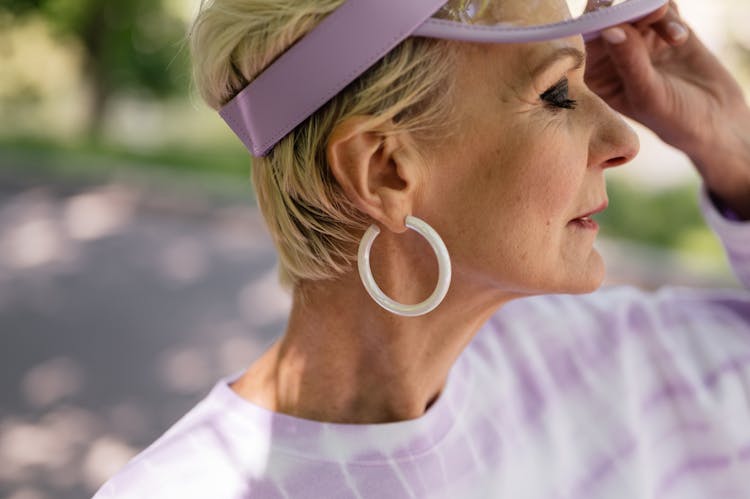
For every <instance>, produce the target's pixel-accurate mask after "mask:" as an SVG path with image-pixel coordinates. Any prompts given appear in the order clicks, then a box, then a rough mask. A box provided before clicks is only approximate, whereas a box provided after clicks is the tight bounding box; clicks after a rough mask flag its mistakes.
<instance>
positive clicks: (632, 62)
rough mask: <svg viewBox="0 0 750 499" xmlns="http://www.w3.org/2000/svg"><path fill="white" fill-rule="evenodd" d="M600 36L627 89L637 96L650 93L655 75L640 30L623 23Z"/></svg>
mask: <svg viewBox="0 0 750 499" xmlns="http://www.w3.org/2000/svg"><path fill="white" fill-rule="evenodd" d="M602 38H604V40H605V41H606V42H607V43H605V47H606V50H607V53H608V54H609V57H610V58H611V59H612V62H613V67H614V68H615V70H616V71H617V73H618V74H619V76H620V78H621V79H622V81H626V82H627V91H628V92H629V93H632V94H633V95H634V96H636V97H639V98H640V97H641V96H647V95H648V94H649V93H651V91H652V89H653V88H654V85H655V81H656V79H657V75H656V70H655V69H654V66H653V64H652V61H651V56H650V53H649V50H648V48H647V46H646V41H645V40H644V38H643V36H642V35H641V33H640V31H639V30H638V29H636V28H635V27H634V26H631V25H629V24H624V25H622V26H618V27H615V28H610V29H607V30H605V31H603V32H602Z"/></svg>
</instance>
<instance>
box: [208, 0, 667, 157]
mask: <svg viewBox="0 0 750 499" xmlns="http://www.w3.org/2000/svg"><path fill="white" fill-rule="evenodd" d="M518 1H522V2H526V3H525V4H523V5H527V4H528V5H531V7H526V8H527V10H528V11H529V12H531V10H529V9H533V5H532V4H537V2H538V1H542V2H547V1H549V0H537V2H534V1H533V0H518ZM581 2H583V4H582V6H580V7H581V12H582V13H581V15H579V16H578V17H569V16H570V14H569V13H568V14H567V16H566V18H564V19H562V20H559V21H554V20H552V22H548V21H547V20H542V21H541V23H540V24H536V25H535V24H533V23H530V25H523V24H521V25H519V23H518V22H517V21H514V22H513V23H512V24H511V23H503V24H491V25H487V24H471V22H472V16H473V15H474V14H475V11H474V10H473V9H474V6H475V4H476V2H475V1H466V2H464V5H465V8H464V9H463V10H459V11H455V10H454V11H450V12H446V11H445V10H446V0H347V1H346V2H344V3H343V4H342V5H341V6H340V7H339V8H337V9H336V10H335V11H334V12H332V13H331V14H330V15H329V16H328V17H326V18H325V19H323V21H321V22H320V24H319V25H318V26H316V27H315V28H314V29H313V30H312V31H310V32H309V33H308V34H307V35H306V36H304V37H303V38H301V39H300V40H299V41H298V42H297V43H295V44H294V45H293V46H292V47H291V48H290V49H288V50H287V51H286V52H285V53H284V54H283V55H282V56H280V57H279V58H278V59H276V61H275V62H274V63H273V64H271V65H270V66H269V67H268V68H266V69H265V70H264V71H263V72H262V73H261V74H260V75H258V77H257V78H255V79H254V80H253V81H252V82H251V83H250V84H249V85H248V86H247V87H245V88H244V89H243V90H242V91H241V92H240V93H239V94H238V95H237V96H236V97H235V98H234V99H232V100H231V101H229V102H228V103H227V104H226V105H225V106H224V107H223V108H222V109H221V110H220V111H219V114H220V115H221V117H222V118H223V119H224V121H226V122H227V124H228V125H229V127H230V128H231V129H232V131H234V133H235V134H236V135H237V136H238V137H239V138H240V140H241V141H242V143H243V144H244V145H245V147H246V148H247V149H248V150H249V151H250V152H251V153H252V154H253V155H254V156H256V157H260V156H265V155H266V154H268V151H270V150H271V149H272V148H273V147H274V146H275V145H276V144H277V143H278V142H279V141H280V140H281V139H282V138H284V137H285V136H286V135H287V134H288V133H289V132H291V131H292V130H294V128H295V127H297V125H299V124H300V123H302V122H303V121H305V120H306V119H307V118H308V117H310V116H311V115H312V114H313V113H315V112H316V111H317V110H318V109H320V108H321V107H322V106H323V105H324V104H325V103H326V102H328V100H330V99H331V98H332V97H334V96H335V95H336V94H338V93H339V92H340V91H341V90H343V89H344V88H345V87H346V86H347V85H348V84H349V83H351V82H352V81H354V80H355V79H357V77H359V76H360V75H361V74H362V73H364V72H365V71H367V69H369V68H370V67H371V66H373V65H374V64H375V63H376V62H377V61H378V60H380V59H381V58H382V57H383V56H384V55H386V54H387V53H388V52H390V51H391V50H393V49H394V48H395V47H396V46H397V45H398V44H399V43H401V42H402V41H403V40H405V39H406V38H408V37H409V36H421V37H427V38H440V39H445V40H456V41H465V42H482V43H528V42H541V41H547V40H553V39H556V38H565V37H569V36H576V35H583V36H584V39H586V40H591V39H593V38H596V37H597V36H598V35H599V32H601V31H602V30H603V29H606V28H609V27H612V26H615V25H618V24H622V23H627V22H633V21H635V20H637V19H640V18H643V17H645V16H646V15H648V14H650V13H652V12H654V11H655V10H657V9H659V8H660V7H662V6H663V5H665V4H666V3H667V2H668V0H619V1H618V0H614V1H613V0H568V4H569V6H568V7H569V9H571V8H577V7H575V4H577V3H581ZM571 4H573V6H572V7H571ZM569 12H570V10H569ZM441 13H442V15H449V18H448V19H445V18H439V17H437V15H441ZM452 19H459V20H452Z"/></svg>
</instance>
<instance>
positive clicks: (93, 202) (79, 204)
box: [64, 186, 137, 241]
mask: <svg viewBox="0 0 750 499" xmlns="http://www.w3.org/2000/svg"><path fill="white" fill-rule="evenodd" d="M136 201H137V197H136V194H135V193H134V192H133V191H131V190H126V189H124V188H122V187H120V186H106V187H104V188H101V189H96V190H92V191H89V192H85V193H83V194H79V195H77V196H73V197H71V198H70V199H68V200H67V201H66V202H65V208H64V213H65V216H64V220H65V227H66V228H67V233H68V235H69V236H70V237H71V238H73V239H77V240H81V241H91V240H94V239H99V238H101V237H105V236H109V235H112V234H115V233H117V232H118V231H120V230H121V229H122V228H123V227H124V226H126V225H127V224H128V223H130V221H131V220H132V218H133V212H134V210H135V203H136Z"/></svg>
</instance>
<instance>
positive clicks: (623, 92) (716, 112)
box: [585, 1, 750, 219]
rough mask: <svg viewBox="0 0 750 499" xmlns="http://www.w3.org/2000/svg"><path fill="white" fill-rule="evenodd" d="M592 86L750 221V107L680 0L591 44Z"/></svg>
mask: <svg viewBox="0 0 750 499" xmlns="http://www.w3.org/2000/svg"><path fill="white" fill-rule="evenodd" d="M587 52H588V58H587V68H586V76H585V78H586V83H587V84H588V86H589V88H591V89H592V90H593V91H594V92H596V93H597V94H598V95H599V96H600V97H601V98H602V99H604V100H605V101H606V102H607V103H608V104H609V105H610V106H612V107H613V108H614V109H616V110H617V111H619V112H621V113H622V114H624V115H626V116H628V117H630V118H633V119H635V120H636V121H639V122H640V123H642V124H644V125H645V126H647V127H649V128H650V129H651V130H653V131H654V132H655V133H656V134H657V135H658V136H659V137H661V139H662V140H664V141H665V142H666V143H668V144H670V145H672V146H674V147H676V148H678V149H681V150H682V151H684V152H685V153H686V154H687V155H688V156H689V157H690V158H691V159H692V160H693V162H694V163H695V165H696V167H697V168H698V171H699V173H700V174H701V175H702V176H703V179H704V181H705V183H706V185H707V187H708V188H709V190H711V191H712V192H713V193H714V194H716V195H718V196H719V197H720V198H721V199H722V200H724V202H725V203H726V204H727V205H729V207H730V208H732V209H733V210H734V211H736V212H737V213H738V214H740V216H742V217H743V218H745V219H750V107H748V105H747V103H746V101H745V97H744V95H743V92H742V89H741V87H740V86H739V84H738V83H737V81H736V80H735V79H734V78H733V77H732V75H731V74H730V73H729V72H728V71H727V70H726V68H725V67H724V66H723V65H722V64H721V62H719V60H718V59H717V58H716V56H714V55H713V54H712V53H711V51H709V50H708V48H706V46H705V45H704V44H703V43H702V42H701V41H700V40H699V39H698V37H697V36H695V34H694V33H692V31H691V30H690V28H689V27H688V26H687V25H686V24H685V23H684V21H682V19H681V18H680V15H679V12H678V10H677V6H676V5H675V3H674V2H673V1H671V2H670V4H669V5H666V6H664V7H663V8H661V9H659V10H658V11H656V12H654V13H653V14H651V15H649V16H648V17H646V18H644V19H642V20H640V21H638V22H636V23H634V24H625V25H621V26H618V27H615V28H610V29H608V30H606V31H605V32H604V33H603V34H602V37H601V38H599V39H596V40H593V41H591V42H589V43H588V44H587Z"/></svg>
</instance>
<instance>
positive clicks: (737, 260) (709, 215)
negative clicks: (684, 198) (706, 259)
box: [699, 184, 750, 290]
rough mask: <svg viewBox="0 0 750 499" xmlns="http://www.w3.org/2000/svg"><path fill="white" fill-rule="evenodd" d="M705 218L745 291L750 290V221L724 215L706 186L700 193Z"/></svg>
mask: <svg viewBox="0 0 750 499" xmlns="http://www.w3.org/2000/svg"><path fill="white" fill-rule="evenodd" d="M699 203H700V208H701V212H702V213H703V217H704V219H705V220H706V223H708V225H709V227H711V229H712V230H713V231H714V233H715V234H716V235H717V236H718V237H719V239H720V240H721V243H722V245H723V246H724V251H725V252H726V255H727V258H728V259H729V264H730V265H731V266H732V269H733V270H734V274H735V276H736V277H737V279H738V280H739V281H740V282H741V283H742V285H743V286H744V287H745V289H748V290H750V221H742V220H738V219H737V217H733V216H731V215H729V214H727V213H726V212H725V213H722V212H721V211H720V208H719V207H718V206H717V205H716V203H715V202H714V201H713V200H712V199H711V196H710V194H709V192H708V190H707V188H706V186H705V184H704V185H702V186H701V189H700V192H699Z"/></svg>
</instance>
